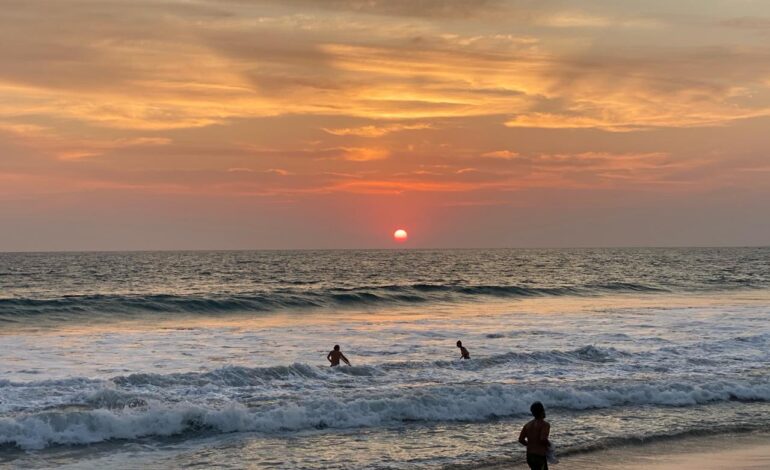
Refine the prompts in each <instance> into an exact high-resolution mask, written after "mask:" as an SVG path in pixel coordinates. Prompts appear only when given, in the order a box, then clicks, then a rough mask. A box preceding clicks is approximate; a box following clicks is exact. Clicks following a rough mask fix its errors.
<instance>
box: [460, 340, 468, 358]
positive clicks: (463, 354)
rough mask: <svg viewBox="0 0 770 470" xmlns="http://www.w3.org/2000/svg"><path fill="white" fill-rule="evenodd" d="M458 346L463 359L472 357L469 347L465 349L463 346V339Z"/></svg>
mask: <svg viewBox="0 0 770 470" xmlns="http://www.w3.org/2000/svg"><path fill="white" fill-rule="evenodd" d="M457 347H458V348H460V357H461V358H463V359H470V358H471V353H469V352H468V350H467V349H465V346H463V342H462V341H458V342H457Z"/></svg>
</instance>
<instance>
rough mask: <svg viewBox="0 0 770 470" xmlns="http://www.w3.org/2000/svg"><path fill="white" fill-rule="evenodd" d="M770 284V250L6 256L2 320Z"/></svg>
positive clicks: (1, 270) (0, 259) (0, 286)
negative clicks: (46, 316) (32, 317)
mask: <svg viewBox="0 0 770 470" xmlns="http://www.w3.org/2000/svg"><path fill="white" fill-rule="evenodd" d="M768 286H770V248H698V249H689V248H677V249H574V250H513V249H511V250H505V249H499V250H442V251H422V250H420V251H228V252H136V253H5V254H0V321H6V322H7V321H14V322H18V321H23V319H24V318H25V317H30V316H39V315H44V316H45V315H49V316H56V318H59V319H70V320H76V319H77V314H79V313H80V314H82V313H85V314H88V313H91V314H107V315H109V314H115V315H119V314H128V313H132V312H161V313H163V312H188V313H199V314H206V313H222V312H228V311H238V312H244V311H245V312H265V311H276V310H281V309H304V308H330V307H331V308H339V307H345V306H367V305H387V304H399V303H400V304H408V303H415V302H463V301H470V300H473V299H474V298H485V297H486V298H490V297H503V298H517V297H532V296H562V295H607V294H615V293H621V292H636V293H638V292H710V291H728V290H735V289H751V288H765V287H768Z"/></svg>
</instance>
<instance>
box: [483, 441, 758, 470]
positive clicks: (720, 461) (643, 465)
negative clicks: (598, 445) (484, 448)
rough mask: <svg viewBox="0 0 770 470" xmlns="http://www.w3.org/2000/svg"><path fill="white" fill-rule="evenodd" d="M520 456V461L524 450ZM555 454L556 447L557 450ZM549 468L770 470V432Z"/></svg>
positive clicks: (605, 453) (651, 447)
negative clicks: (768, 469) (767, 469)
mask: <svg viewBox="0 0 770 470" xmlns="http://www.w3.org/2000/svg"><path fill="white" fill-rule="evenodd" d="M520 452H521V454H522V455H521V457H522V458H523V450H522V451H520ZM557 454H558V448H557ZM559 460H560V462H559V464H558V465H552V466H551V468H565V469H567V468H568V469H570V470H610V469H618V468H622V469H627V470H643V469H644V470H664V469H669V468H677V469H682V470H721V469H727V468H729V469H731V470H760V469H766V468H770V432H752V433H746V434H743V433H738V434H736V433H729V434H714V435H709V436H687V437H674V438H672V439H670V440H668V441H657V440H656V441H654V442H650V443H646V444H630V445H624V446H619V447H612V448H607V449H600V450H594V451H587V452H577V453H574V454H568V455H566V456H564V457H561V456H560V457H559ZM473 468H475V469H476V470H502V469H517V470H519V469H528V468H529V467H527V465H526V464H525V463H523V462H521V461H518V462H517V463H515V464H513V463H510V462H508V463H496V464H484V465H479V466H475V467H473Z"/></svg>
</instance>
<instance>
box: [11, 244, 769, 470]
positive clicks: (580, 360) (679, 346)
mask: <svg viewBox="0 0 770 470" xmlns="http://www.w3.org/2000/svg"><path fill="white" fill-rule="evenodd" d="M330 253H336V255H335V256H337V257H338V258H340V257H342V258H341V260H338V262H337V263H336V266H337V267H339V266H340V265H345V266H348V268H349V269H347V270H336V268H335V269H330V272H332V271H335V270H336V271H335V272H336V274H334V275H331V274H330V275H328V277H327V278H325V279H323V280H321V281H318V283H317V284H312V286H311V287H308V286H307V285H306V286H305V287H302V289H303V292H302V296H303V298H305V299H308V298H313V299H316V300H317V299H326V300H324V301H323V302H318V303H319V305H318V306H315V307H313V306H312V305H306V304H303V305H301V306H287V305H283V304H286V302H285V300H281V301H280V302H277V301H276V302H273V303H270V306H269V308H268V307H265V308H260V309H259V310H254V311H252V310H249V308H251V307H250V305H252V304H248V303H241V300H238V301H237V302H236V301H234V300H233V299H236V298H237V299H244V298H250V299H252V300H253V299H255V298H257V297H259V298H270V297H271V296H273V297H274V298H281V299H285V298H286V296H287V295H288V294H287V289H289V288H288V287H287V286H286V285H285V284H286V283H287V281H286V279H287V277H286V276H294V277H292V278H291V279H292V281H291V282H294V283H299V282H305V281H303V277H302V276H303V275H301V274H298V273H297V272H295V271H294V266H299V265H301V264H302V263H299V262H298V261H296V259H295V258H296V257H300V258H301V257H304V258H305V263H304V264H305V265H306V266H305V268H304V269H305V272H312V273H313V275H322V274H319V273H322V272H323V267H322V264H323V263H329V262H330V260H329V259H328V258H329V257H330V256H331V255H330ZM768 253H770V250H759V249H745V250H733V251H729V250H723V251H719V250H647V251H645V250H626V251H624V250H604V251H602V250H583V251H581V250H573V251H566V252H563V251H556V250H554V251H543V252H540V251H524V252H518V251H515V250H511V251H506V250H493V251H459V252H453V251H449V252H417V255H416V257H417V258H420V257H422V258H423V259H420V260H419V262H418V261H415V260H414V259H412V258H410V256H409V252H397V253H389V252H351V253H347V254H346V252H342V253H340V252H322V254H321V256H320V258H319V255H318V254H317V252H288V253H283V254H282V253H278V252H275V253H268V254H260V253H234V254H233V253H226V254H224V255H223V254H214V253H203V254H195V253H183V254H143V253H139V254H99V255H95V254H84V255H77V254H64V255H44V254H32V255H4V256H6V257H8V256H11V257H15V258H14V259H15V260H16V262H15V263H13V266H10V265H6V266H5V267H4V268H3V269H0V272H11V271H13V274H12V275H6V276H0V279H5V280H4V281H2V282H4V283H5V289H4V290H3V295H4V298H5V299H6V300H5V303H3V302H2V301H0V319H2V320H0V322H2V323H0V325H1V326H0V328H1V329H0V372H2V375H0V443H2V444H0V445H2V446H1V447H0V463H5V464H8V465H14V466H20V467H35V466H41V467H45V466H59V465H72V466H75V467H94V468H95V467H104V466H105V465H106V466H120V467H123V468H140V467H148V466H150V467H158V466H163V467H178V468H182V467H189V466H192V465H202V466H204V467H208V466H223V467H227V466H231V467H234V468H238V467H242V466H255V467H276V468H318V467H321V466H323V467H329V468H411V467H414V466H421V467H428V468H433V467H436V468H440V467H443V466H450V465H452V466H456V465H463V464H471V463H478V462H481V461H488V462H500V461H507V460H510V459H512V460H514V461H515V460H516V459H519V458H520V457H521V449H520V448H519V447H518V444H516V443H515V440H516V437H517V436H518V429H519V428H520V426H521V424H523V422H525V421H526V420H527V409H528V407H529V404H530V403H531V402H532V401H534V400H541V401H543V402H544V403H545V405H546V407H547V408H548V411H549V420H550V421H551V422H552V426H553V439H554V441H556V442H557V443H558V446H559V449H560V451H562V452H565V453H568V452H571V451H574V450H581V449H590V448H596V447H603V446H613V445H620V444H623V443H627V442H636V441H638V440H647V439H654V438H656V437H658V436H665V435H676V434H687V433H695V434H698V433H708V432H712V431H713V430H715V429H719V430H725V429H730V430H732V431H736V432H740V431H750V430H757V429H768V427H770V413H768V411H770V406H769V404H770V374H768V372H769V371H770V354H769V353H768V351H770V347H769V346H770V344H769V343H770V321H768V315H769V314H770V302H769V300H770V290H769V289H768V286H767V285H766V284H767V282H768V277H767V273H766V272H764V271H763V267H764V269H767V263H765V264H763V263H762V261H767V260H768V256H767V255H768ZM263 255H264V256H267V257H269V258H270V259H273V258H276V257H277V259H280V258H281V257H282V256H283V257H284V258H285V259H284V261H285V263H283V264H281V263H279V262H278V261H275V260H274V261H271V263H267V264H265V266H270V267H265V266H263V268H262V270H257V269H256V268H255V267H254V266H252V265H251V264H248V263H246V265H247V266H248V269H246V270H245V271H243V272H241V273H240V274H238V271H237V266H240V264H238V263H236V261H243V259H251V260H254V259H259V256H263ZM46 256H48V258H46ZM111 256H114V257H116V258H115V259H113V258H110V257H111ZM538 256H539V257H540V258H538ZM83 257H84V258H83ZM132 257H133V258H136V260H135V261H131V260H132V259H133V258H132ZM148 257H149V258H150V260H154V261H150V260H148V259H147V258H148ZM345 257H347V258H345ZM28 258H30V259H28ZM220 258H221V259H224V258H227V259H228V260H229V261H227V262H224V261H223V262H222V263H224V264H222V265H216V263H213V262H212V263H213V264H214V265H215V266H213V267H210V268H209V269H208V271H200V269H202V268H201V267H202V266H206V260H209V261H211V260H213V259H220ZM6 259H7V258H6ZM44 259H47V260H48V261H47V262H48V263H49V267H48V268H47V269H48V270H47V271H46V270H45V269H43V268H42V267H41V266H43V265H45V262H44V261H43V260H44ZM164 259H166V260H169V259H170V260H172V261H169V262H173V263H181V264H178V265H176V267H175V268H174V269H173V270H172V269H171V268H169V267H168V266H166V265H165V264H164V263H163V262H162V261H163V260H164ZM180 259H181V260H182V261H179V260H180ZM431 259H432V262H431ZM473 259H475V260H476V261H477V262H476V263H473V262H471V260H473ZM489 259H491V260H492V261H489ZM522 259H527V260H529V261H528V262H527V263H526V264H525V267H517V266H519V265H516V264H515V263H514V261H515V260H518V261H516V262H522V261H521V260H522ZM19 260H21V261H19ZM62 260H67V261H68V265H67V266H66V267H65V266H61V265H60V263H63V261H62ZM105 260H107V261H105ZM117 260H120V261H117ZM184 260H186V261H184ZM191 260H192V261H191ZM372 260H374V261H372ZM388 260H390V263H391V264H389V263H388ZM506 260H507V261H506ZM631 260H633V262H632V261H631ZM736 260H743V261H744V263H742V264H741V263H737V262H736ZM364 261H366V262H364ZM396 262H398V263H400V264H398V265H396V264H395V263H396ZM153 263H161V266H160V267H158V268H157V272H160V273H162V274H157V273H156V274H152V275H151V274H150V273H149V271H151V270H152V269H153V268H152V266H153ZM624 263H625V264H624ZM628 263H631V264H628ZM720 263H721V264H720ZM559 265H561V266H564V269H563V270H560V269H558V267H557V266H559ZM24 266H27V267H26V268H23V267H24ZM30 266H34V268H31V267H30ZM88 266H90V268H88ZM105 266H108V267H105ZM118 266H123V267H124V268H123V271H121V269H120V268H118ZM185 266H186V267H185ZM217 266H218V267H217ZM234 266H235V267H234ZM276 266H281V267H280V268H279V267H276ZM506 266H508V267H507V268H506ZM624 266H625V268H624ZM634 266H635V267H638V268H639V269H630V268H629V267H634ZM751 266H754V268H751V269H750V267H751ZM22 268H23V269H22ZM24 269H26V270H27V271H28V274H27V275H26V276H25V275H24V272H25V271H24ZM270 269H273V270H274V271H275V272H273V273H272V274H270V275H268V274H266V273H265V272H264V270H270ZM298 269H299V268H298ZM383 269H385V270H387V269H389V270H390V272H387V271H386V272H384V273H383V272H382V270H383ZM506 269H507V271H505V272H503V271H504V270H506ZM752 269H753V271H752ZM3 270H4V271H3ZM105 270H106V272H104V271H105ZM169 270H171V271H169ZM231 270H235V271H233V272H231V273H230V274H228V275H229V276H233V277H234V278H239V277H238V276H241V277H242V278H243V279H240V280H239V281H238V282H236V283H235V285H232V284H231V283H229V282H226V281H224V280H223V279H222V278H221V276H222V273H223V272H230V271H231ZM602 270H604V276H602ZM172 271H173V272H176V277H174V275H173V274H170V272H172ZM498 271H500V272H501V274H500V275H499V276H497V275H496V272H498ZM755 271H756V272H755ZM89 272H90V273H91V274H87V273H89ZM142 272H144V273H145V274H144V275H142V274H141V273H142ZM202 273H209V274H202ZM211 273H219V274H216V275H214V274H211ZM255 273H258V275H257V274H255ZM287 273H290V274H287ZM656 273H657V275H656ZM337 275H339V276H341V277H339V278H338V277H335V276H337ZM11 276H12V277H14V279H15V280H16V281H18V282H10V281H8V280H7V278H8V277H11ZM46 276H48V282H46V281H45V277H46ZM87 276H91V277H90V278H89V279H90V282H85V281H84V280H83V279H80V278H82V277H87ZM169 276H170V277H171V279H167V278H168V277H169ZM210 276H214V277H215V278H217V279H218V280H217V281H211V280H202V279H203V278H206V279H208V278H209V277H210ZM559 276H561V277H559ZM72 277H74V278H78V279H73V278H72ZM115 277H118V278H120V279H122V281H120V282H118V281H115V279H114V278H115ZM525 278H527V279H528V280H529V281H528V282H529V284H526V286H525V287H522V286H523V285H524V283H525V281H526V280H527V279H525ZM720 278H724V279H725V282H724V284H719V283H718V282H717V281H716V280H718V279H720ZM159 279H161V280H163V282H160V281H159ZM268 279H273V283H272V284H271V283H270V282H268V281H267V280H268ZM356 279H358V281H356ZM442 279H443V281H442ZM355 282H358V284H355ZM378 283H379V284H382V285H384V286H385V287H384V288H382V287H383V286H380V285H379V284H378ZM51 284H57V285H58V288H54V287H53V286H52V285H51ZM273 284H275V285H273ZM431 285H433V286H439V287H435V288H430V287H424V286H431ZM600 285H601V286H603V287H597V286H600ZM183 286H186V287H183ZM415 286H423V287H415ZM607 286H612V287H611V288H608V287H607ZM482 287H483V288H482ZM291 289H296V288H291ZM378 289H379V290H378ZM522 289H527V291H526V292H527V293H526V294H522V292H524V290H522ZM343 290H344V292H347V293H348V294H349V293H351V292H353V293H354V294H355V296H354V297H353V300H351V299H350V298H348V297H344V298H345V299H346V300H344V301H340V300H339V299H340V298H343V297H339V298H336V297H334V296H335V295H337V294H338V293H339V292H342V291H343ZM383 291H384V292H383ZM297 292H300V291H299V290H297V291H295V290H292V291H291V295H292V296H297V295H300V294H297ZM395 292H399V294H398V295H401V296H403V295H405V294H404V292H409V293H410V294H409V296H412V294H414V293H415V292H419V293H420V295H421V296H423V297H422V298H419V299H414V298H411V297H409V296H407V297H400V298H396V297H394V295H395V294H394V293H395ZM364 294H367V295H364ZM369 294H371V295H369ZM346 295H347V294H346ZM127 298H130V301H129V302H128V303H127V304H125V306H124V307H121V302H122V301H123V300H125V299H127ZM158 298H162V299H165V300H162V301H158V300H157V299H158ZM169 298H173V299H174V300H173V302H171V303H169V302H168V299H169ZM94 299H97V300H98V302H97V301H94ZM211 299H216V302H213V303H211V302H209V300H211ZM250 302H251V301H250ZM340 302H341V303H340ZM279 303H280V304H281V305H282V306H280V307H279V306H278V304H279ZM57 305H58V306H59V307H61V309H60V310H57ZM169 305H171V307H169ZM234 305H237V308H231V307H233V306H234ZM265 305H266V304H265ZM105 306H108V307H107V308H104V307H105ZM202 306H205V308H206V310H203V311H202V310H201V308H203V307H202ZM252 306H253V305H252ZM263 307H264V305H263ZM100 309H101V310H100ZM457 339H462V340H463V342H464V343H465V345H466V346H467V347H468V348H469V349H470V352H471V355H472V359H471V360H470V361H461V360H459V359H457V357H458V356H459V353H458V350H457V349H456V348H455V347H454V342H455V341H456V340H457ZM335 343H339V344H341V345H342V349H343V351H344V352H345V353H346V354H347V355H348V357H349V358H350V359H351V361H352V363H353V367H349V368H348V367H341V368H337V369H331V368H329V367H327V366H326V365H325V363H326V361H325V358H324V357H325V355H326V352H328V350H329V349H331V346H332V345H333V344H335Z"/></svg>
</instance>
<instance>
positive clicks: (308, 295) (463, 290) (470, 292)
mask: <svg viewBox="0 0 770 470" xmlns="http://www.w3.org/2000/svg"><path fill="white" fill-rule="evenodd" d="M663 291H665V289H662V288H660V287H656V286H646V285H641V284H630V283H607V284H586V285H584V286H576V287H552V288H551V287H521V286H505V285H456V284H408V285H387V286H360V287H353V288H334V289H318V290H309V289H304V290H298V289H287V288H282V289H276V290H273V291H269V292H258V293H250V294H234V295H171V294H148V295H138V294H137V295H68V296H63V297H58V298H46V299H34V298H0V321H3V320H4V321H16V320H18V318H19V317H24V316H31V315H41V314H42V315H45V314H52V315H63V316H66V315H71V314H78V313H100V314H121V313H140V312H145V313H201V314H205V313H226V312H266V311H275V310H281V309H287V308H319V307H344V306H371V305H378V304H410V303H422V302H442V301H445V302H446V301H448V302H451V301H458V300H463V299H467V298H469V297H471V298H472V297H504V298H524V297H537V296H567V295H582V296H588V295H601V294H606V293H614V292H619V293H622V292H663Z"/></svg>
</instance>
